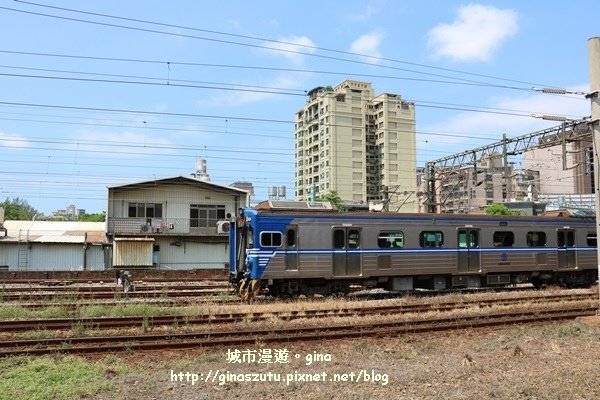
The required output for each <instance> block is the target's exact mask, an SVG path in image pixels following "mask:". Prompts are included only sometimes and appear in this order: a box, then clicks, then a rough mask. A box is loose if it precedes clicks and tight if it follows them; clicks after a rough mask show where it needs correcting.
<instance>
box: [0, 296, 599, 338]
mask: <svg viewBox="0 0 600 400" xmlns="http://www.w3.org/2000/svg"><path fill="white" fill-rule="evenodd" d="M595 299H596V295H595V294H591V293H590V294H588V293H579V294H569V295H549V296H543V297H537V298H531V297H519V298H513V299H505V300H497V299H496V300H492V299H488V300H474V301H467V302H443V303H432V304H412V305H376V306H364V307H343V308H335V309H309V310H302V311H265V312H251V313H244V312H239V313H232V312H223V313H217V314H210V315H195V316H190V315H187V316H186V315H160V316H128V317H94V318H85V317H83V318H52V319H32V320H8V321H0V332H22V331H31V330H67V329H73V328H74V327H82V326H83V327H85V328H88V329H111V328H129V327H140V326H153V327H154V326H169V325H171V326H183V325H186V326H188V325H218V324H231V323H236V322H243V321H246V322H257V321H264V320H268V319H279V320H288V321H289V320H295V319H302V318H304V319H315V318H327V317H350V316H368V315H398V314H408V313H426V312H431V311H449V310H456V309H464V308H472V307H491V306H514V305H519V304H523V303H535V304H547V303H553V302H557V301H562V302H573V301H588V300H589V301H592V300H595Z"/></svg>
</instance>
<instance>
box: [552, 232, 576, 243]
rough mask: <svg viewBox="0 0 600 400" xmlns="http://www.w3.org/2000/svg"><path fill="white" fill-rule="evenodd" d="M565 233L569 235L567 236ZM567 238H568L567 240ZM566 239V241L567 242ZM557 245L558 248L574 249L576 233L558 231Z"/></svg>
mask: <svg viewBox="0 0 600 400" xmlns="http://www.w3.org/2000/svg"><path fill="white" fill-rule="evenodd" d="M565 232H566V233H567V234H566V235H565ZM565 236H566V238H565ZM565 239H566V240H565ZM556 244H557V246H558V247H573V246H575V233H574V232H573V231H562V230H559V231H558V235H557V236H556Z"/></svg>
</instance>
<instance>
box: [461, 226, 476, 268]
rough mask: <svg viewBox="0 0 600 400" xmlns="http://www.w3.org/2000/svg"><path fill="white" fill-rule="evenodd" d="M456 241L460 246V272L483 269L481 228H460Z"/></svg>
mask: <svg viewBox="0 0 600 400" xmlns="http://www.w3.org/2000/svg"><path fill="white" fill-rule="evenodd" d="M456 242H457V247H458V249H457V250H458V258H457V260H458V272H479V270H480V269H481V251H479V229H475V228H461V229H459V230H458V231H457V240H456Z"/></svg>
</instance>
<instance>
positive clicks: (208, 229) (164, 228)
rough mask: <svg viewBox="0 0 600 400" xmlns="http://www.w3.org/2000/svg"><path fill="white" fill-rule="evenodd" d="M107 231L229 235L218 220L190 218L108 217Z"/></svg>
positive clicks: (160, 234)
mask: <svg viewBox="0 0 600 400" xmlns="http://www.w3.org/2000/svg"><path fill="white" fill-rule="evenodd" d="M107 222H108V223H107V229H106V233H107V234H108V235H124V236H138V235H149V236H179V235H191V236H227V233H226V232H221V231H220V230H219V229H218V228H217V221H216V220H206V219H190V218H128V217H108V221H107Z"/></svg>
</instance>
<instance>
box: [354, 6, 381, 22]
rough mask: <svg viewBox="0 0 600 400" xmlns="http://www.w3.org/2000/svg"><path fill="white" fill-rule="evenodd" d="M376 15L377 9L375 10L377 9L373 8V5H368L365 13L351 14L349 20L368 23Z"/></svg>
mask: <svg viewBox="0 0 600 400" xmlns="http://www.w3.org/2000/svg"><path fill="white" fill-rule="evenodd" d="M375 14H377V9H375V7H373V6H372V5H370V4H368V5H367V9H366V10H365V11H364V12H362V13H358V14H351V15H349V16H348V19H349V20H350V21H366V20H368V19H370V18H371V17H372V16H374V15H375Z"/></svg>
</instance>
